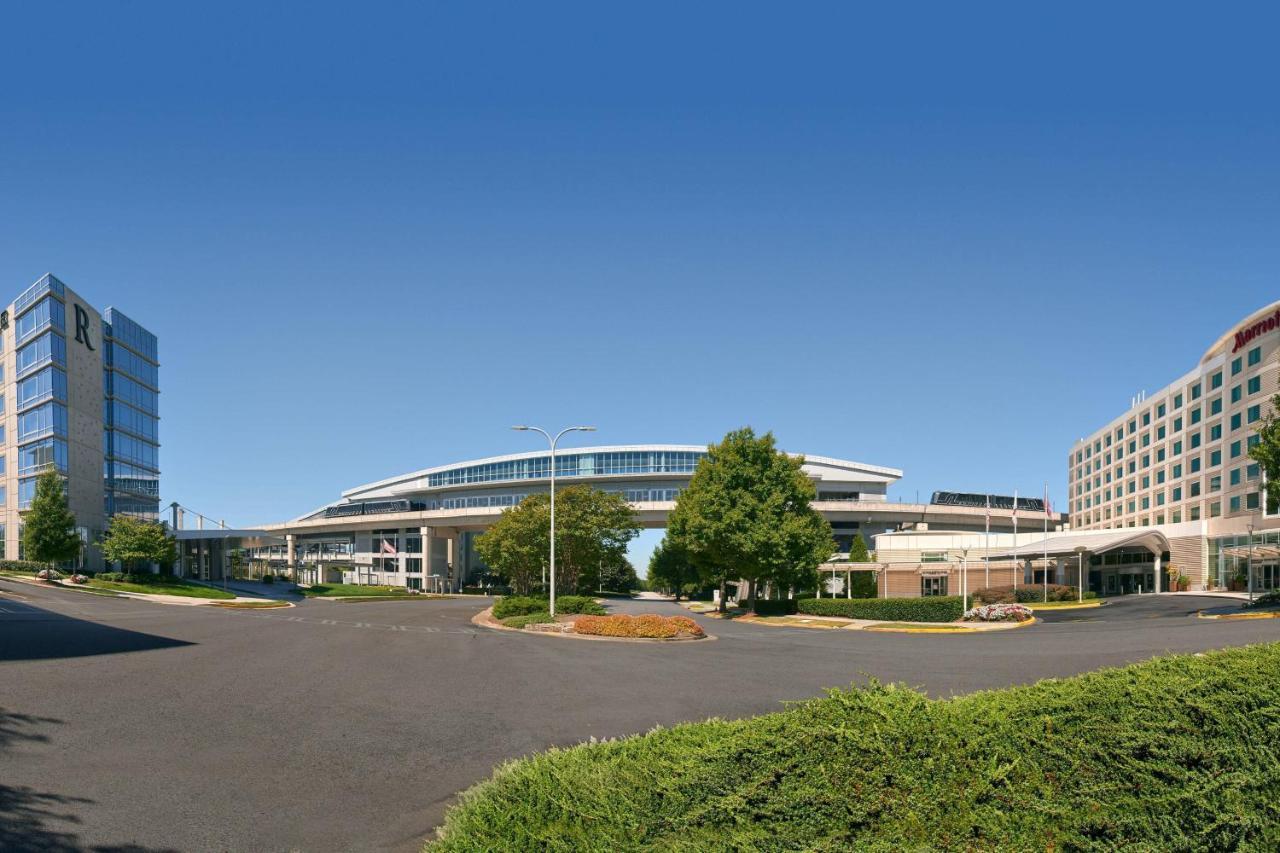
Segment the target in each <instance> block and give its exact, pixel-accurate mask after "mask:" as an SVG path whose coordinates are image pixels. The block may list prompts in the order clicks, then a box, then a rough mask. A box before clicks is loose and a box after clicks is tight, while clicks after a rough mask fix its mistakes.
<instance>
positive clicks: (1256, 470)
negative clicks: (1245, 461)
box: [1244, 465, 1262, 480]
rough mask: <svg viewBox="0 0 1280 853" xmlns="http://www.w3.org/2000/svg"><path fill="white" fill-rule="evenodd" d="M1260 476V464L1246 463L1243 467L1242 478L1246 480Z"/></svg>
mask: <svg viewBox="0 0 1280 853" xmlns="http://www.w3.org/2000/svg"><path fill="white" fill-rule="evenodd" d="M1260 476H1262V466H1261V465H1248V466H1246V467H1245V469H1244V478H1245V479H1246V480H1256V479H1258V478H1259V477H1260Z"/></svg>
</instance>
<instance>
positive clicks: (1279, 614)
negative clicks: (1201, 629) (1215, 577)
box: [1196, 610, 1280, 622]
mask: <svg viewBox="0 0 1280 853" xmlns="http://www.w3.org/2000/svg"><path fill="white" fill-rule="evenodd" d="M1196 618H1197V619H1220V620H1222V621H1224V622H1236V621H1248V620H1251V619H1280V610H1268V611H1265V612H1262V613H1205V612H1204V611H1203V610H1197V611H1196Z"/></svg>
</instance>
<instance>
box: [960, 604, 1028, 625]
mask: <svg viewBox="0 0 1280 853" xmlns="http://www.w3.org/2000/svg"><path fill="white" fill-rule="evenodd" d="M1031 618H1033V615H1032V613H1031V610H1030V609H1029V608H1026V607H1023V606H1022V605H1021V604H983V605H981V606H979V607H975V608H973V609H972V610H966V611H965V614H964V617H963V619H964V621H966V622H1026V621H1027V620H1028V619H1031Z"/></svg>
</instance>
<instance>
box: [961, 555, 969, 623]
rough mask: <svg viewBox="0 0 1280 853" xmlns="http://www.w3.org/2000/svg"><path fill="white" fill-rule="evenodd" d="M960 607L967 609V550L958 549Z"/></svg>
mask: <svg viewBox="0 0 1280 853" xmlns="http://www.w3.org/2000/svg"><path fill="white" fill-rule="evenodd" d="M960 606H961V607H963V608H965V609H966V610H967V609H968V607H969V549H968V548H961V549H960Z"/></svg>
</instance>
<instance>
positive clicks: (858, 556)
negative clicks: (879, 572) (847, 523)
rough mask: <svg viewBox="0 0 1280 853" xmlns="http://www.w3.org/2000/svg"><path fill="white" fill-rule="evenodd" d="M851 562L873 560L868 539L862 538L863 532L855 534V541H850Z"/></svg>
mask: <svg viewBox="0 0 1280 853" xmlns="http://www.w3.org/2000/svg"><path fill="white" fill-rule="evenodd" d="M849 562H850V563H869V562H871V554H870V553H869V552H868V551H867V540H865V539H863V538H862V534H861V533H855V534H853V541H852V542H850V543H849Z"/></svg>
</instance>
